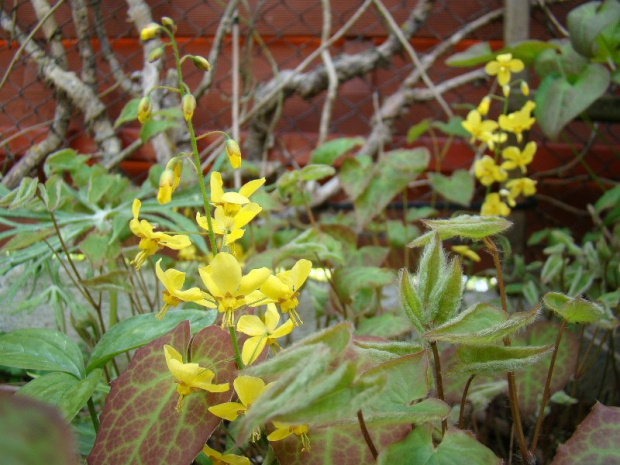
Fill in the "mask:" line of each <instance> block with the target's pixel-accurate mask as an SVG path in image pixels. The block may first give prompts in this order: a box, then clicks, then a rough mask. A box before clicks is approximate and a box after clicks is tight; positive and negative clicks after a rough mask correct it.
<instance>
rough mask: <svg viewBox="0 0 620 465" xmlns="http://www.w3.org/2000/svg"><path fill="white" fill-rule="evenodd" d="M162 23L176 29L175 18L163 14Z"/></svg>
mask: <svg viewBox="0 0 620 465" xmlns="http://www.w3.org/2000/svg"><path fill="white" fill-rule="evenodd" d="M161 23H162V24H163V25H164V26H166V27H168V28H171V29H174V20H173V19H172V18H170V17H168V16H162V17H161Z"/></svg>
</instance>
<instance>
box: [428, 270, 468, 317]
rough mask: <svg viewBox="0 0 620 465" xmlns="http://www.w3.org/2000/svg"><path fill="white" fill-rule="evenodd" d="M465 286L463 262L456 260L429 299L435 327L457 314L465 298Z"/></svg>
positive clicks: (445, 272)
mask: <svg viewBox="0 0 620 465" xmlns="http://www.w3.org/2000/svg"><path fill="white" fill-rule="evenodd" d="M463 285H464V283H463V270H462V269H461V262H460V260H459V259H458V258H454V259H453V260H452V261H451V262H450V263H449V264H448V266H447V267H446V269H445V271H444V276H442V277H441V279H440V281H439V283H438V284H437V285H436V286H435V287H434V288H433V292H432V293H431V296H430V299H429V313H430V315H431V318H432V320H433V324H434V325H440V324H443V323H445V322H446V321H448V320H450V319H452V318H454V316H455V315H456V314H457V312H458V310H459V308H460V306H461V299H462V298H463Z"/></svg>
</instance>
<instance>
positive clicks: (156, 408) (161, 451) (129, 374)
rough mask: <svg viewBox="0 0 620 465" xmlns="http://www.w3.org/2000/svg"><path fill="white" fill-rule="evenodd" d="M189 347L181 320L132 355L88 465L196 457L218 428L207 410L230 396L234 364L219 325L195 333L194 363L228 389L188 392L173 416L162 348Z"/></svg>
mask: <svg viewBox="0 0 620 465" xmlns="http://www.w3.org/2000/svg"><path fill="white" fill-rule="evenodd" d="M189 342H190V325H189V322H188V321H183V322H182V323H180V324H179V325H178V326H177V327H176V328H175V329H173V330H172V331H170V332H169V333H167V334H165V335H164V336H162V337H160V338H159V339H156V340H154V341H153V342H151V343H150V344H148V345H146V346H144V347H142V348H140V349H138V350H137V351H136V353H135V355H134V357H133V359H132V360H131V363H130V364H129V366H128V367H127V369H126V370H125V372H123V373H122V374H121V375H120V376H119V377H118V378H116V380H114V381H113V382H112V385H111V389H110V393H109V394H108V397H107V398H106V402H105V406H104V409H103V412H102V413H101V424H100V427H99V431H98V432H97V438H96V440H95V445H94V447H93V450H92V452H91V454H90V455H89V457H88V463H89V464H91V465H97V464H109V463H114V464H116V463H132V464H151V463H190V462H191V461H192V460H193V459H194V458H195V457H196V455H198V453H199V452H200V451H201V450H202V447H203V445H204V443H205V441H206V440H207V438H208V437H209V436H210V435H211V433H212V432H213V430H214V429H215V428H216V427H217V426H218V425H219V423H220V418H217V417H215V416H214V415H212V414H211V413H209V411H208V410H207V409H208V407H209V406H210V405H216V404H219V403H222V402H227V401H229V400H230V399H231V397H232V393H233V389H232V381H233V376H234V373H235V365H234V359H233V352H232V343H231V342H230V336H229V334H228V332H226V331H224V330H222V329H221V328H219V327H217V326H210V327H208V328H205V329H203V330H202V331H201V332H199V333H198V334H197V335H196V336H195V338H194V341H193V343H192V357H191V358H192V362H195V363H199V364H200V365H201V366H204V367H207V368H211V369H215V370H216V371H215V375H216V376H215V379H214V382H215V383H220V384H221V383H226V382H228V383H229V384H231V389H229V390H228V391H227V392H223V393H217V394H216V393H206V392H205V391H198V392H195V393H192V394H191V395H189V396H188V397H187V398H186V399H185V405H184V406H183V409H182V411H181V412H177V411H176V410H175V406H176V403H177V399H178V393H177V391H176V383H175V382H174V378H173V377H172V374H171V373H170V372H169V371H168V368H167V366H166V359H165V356H164V350H163V346H164V345H165V344H169V345H171V346H172V347H174V348H175V349H177V350H178V351H179V352H180V353H181V354H186V353H187V350H188V346H189ZM183 357H184V360H187V356H186V355H183ZM135 432H140V434H135Z"/></svg>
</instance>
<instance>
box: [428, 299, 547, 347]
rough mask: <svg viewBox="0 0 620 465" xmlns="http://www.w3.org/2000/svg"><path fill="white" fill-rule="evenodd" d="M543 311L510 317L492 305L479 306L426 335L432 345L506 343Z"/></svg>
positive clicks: (472, 307)
mask: <svg viewBox="0 0 620 465" xmlns="http://www.w3.org/2000/svg"><path fill="white" fill-rule="evenodd" d="M539 310H540V307H536V308H534V309H532V310H530V311H528V312H518V313H512V314H510V316H509V318H508V319H506V316H505V314H504V312H503V311H502V310H501V309H499V308H497V307H493V306H492V305H489V304H486V303H478V304H475V305H472V306H471V307H470V308H468V309H467V310H465V311H464V312H462V313H461V314H460V315H459V316H457V317H456V318H454V319H452V320H450V321H448V322H446V323H445V324H443V325H441V326H438V327H436V328H434V329H432V330H431V331H429V332H427V333H426V334H424V335H423V337H424V338H425V339H427V340H429V341H442V342H448V343H451V344H467V345H486V344H490V343H493V342H496V341H499V340H501V339H503V338H504V337H505V336H508V335H510V334H512V333H514V332H515V331H518V330H520V329H522V328H524V327H526V326H528V325H530V324H532V323H533V322H534V321H535V320H536V318H537V317H538V315H539Z"/></svg>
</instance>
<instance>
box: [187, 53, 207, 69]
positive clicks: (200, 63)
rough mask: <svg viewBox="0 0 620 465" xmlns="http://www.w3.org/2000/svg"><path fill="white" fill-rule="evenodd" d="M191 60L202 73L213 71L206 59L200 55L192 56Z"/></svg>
mask: <svg viewBox="0 0 620 465" xmlns="http://www.w3.org/2000/svg"><path fill="white" fill-rule="evenodd" d="M190 59H191V60H192V63H194V66H195V67H196V68H198V69H199V70H200V71H211V65H210V64H209V62H208V61H207V59H206V58H204V57H201V56H198V55H192V56H190Z"/></svg>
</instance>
